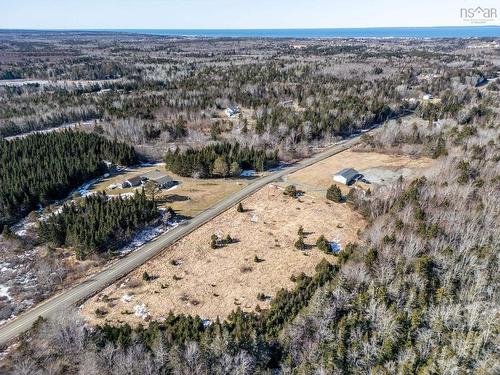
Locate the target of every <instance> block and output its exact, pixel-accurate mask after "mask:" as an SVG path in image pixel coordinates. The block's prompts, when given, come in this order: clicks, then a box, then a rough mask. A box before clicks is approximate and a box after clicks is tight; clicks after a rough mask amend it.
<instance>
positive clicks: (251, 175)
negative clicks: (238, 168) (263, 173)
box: [240, 169, 256, 177]
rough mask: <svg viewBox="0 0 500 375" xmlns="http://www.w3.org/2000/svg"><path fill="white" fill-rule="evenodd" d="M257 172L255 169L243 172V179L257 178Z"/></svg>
mask: <svg viewBox="0 0 500 375" xmlns="http://www.w3.org/2000/svg"><path fill="white" fill-rule="evenodd" d="M255 173H256V172H255V170H254V169H249V170H245V171H242V172H241V173H240V176H241V177H253V176H255Z"/></svg>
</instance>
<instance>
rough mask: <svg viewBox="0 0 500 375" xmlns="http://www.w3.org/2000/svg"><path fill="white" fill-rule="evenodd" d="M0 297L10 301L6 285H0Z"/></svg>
mask: <svg viewBox="0 0 500 375" xmlns="http://www.w3.org/2000/svg"><path fill="white" fill-rule="evenodd" d="M1 297H4V298H7V299H8V300H10V294H9V287H8V286H7V285H2V284H0V298H1Z"/></svg>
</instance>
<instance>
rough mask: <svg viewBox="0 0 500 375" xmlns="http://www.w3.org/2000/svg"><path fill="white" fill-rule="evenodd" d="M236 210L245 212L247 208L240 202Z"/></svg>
mask: <svg viewBox="0 0 500 375" xmlns="http://www.w3.org/2000/svg"><path fill="white" fill-rule="evenodd" d="M236 211H238V212H244V211H245V210H244V209H243V205H242V204H241V202H240V203H238V206H237V207H236Z"/></svg>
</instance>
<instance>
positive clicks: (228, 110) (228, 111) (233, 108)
mask: <svg viewBox="0 0 500 375" xmlns="http://www.w3.org/2000/svg"><path fill="white" fill-rule="evenodd" d="M224 112H225V113H226V116H227V117H231V116H234V115H237V114H238V113H240V112H241V110H240V109H239V108H238V107H236V106H234V105H230V106H229V107H227V108H226V110H225V111H224Z"/></svg>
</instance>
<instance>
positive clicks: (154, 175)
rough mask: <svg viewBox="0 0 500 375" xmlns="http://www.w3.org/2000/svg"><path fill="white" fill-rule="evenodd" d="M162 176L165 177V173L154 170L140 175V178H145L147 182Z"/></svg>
mask: <svg viewBox="0 0 500 375" xmlns="http://www.w3.org/2000/svg"><path fill="white" fill-rule="evenodd" d="M163 176H166V173H165V172H162V171H160V170H159V169H155V170H152V171H149V172H146V173H143V174H141V177H142V178H147V179H148V180H154V179H155V178H160V177H163Z"/></svg>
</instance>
